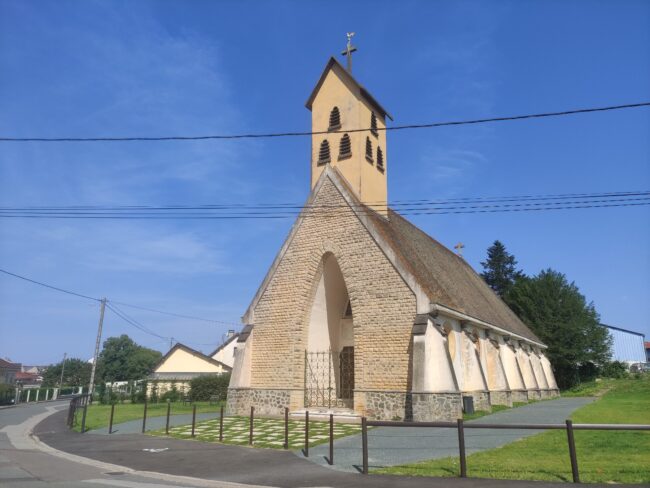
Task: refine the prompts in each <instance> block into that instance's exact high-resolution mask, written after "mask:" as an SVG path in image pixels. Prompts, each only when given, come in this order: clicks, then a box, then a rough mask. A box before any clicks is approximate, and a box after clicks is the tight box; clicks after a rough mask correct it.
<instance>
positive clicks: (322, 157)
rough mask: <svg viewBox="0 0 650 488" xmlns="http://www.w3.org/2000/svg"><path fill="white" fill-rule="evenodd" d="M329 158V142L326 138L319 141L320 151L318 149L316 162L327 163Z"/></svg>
mask: <svg viewBox="0 0 650 488" xmlns="http://www.w3.org/2000/svg"><path fill="white" fill-rule="evenodd" d="M330 160H331V158H330V143H329V142H327V139H326V140H324V141H323V142H321V143H320V151H318V164H327V163H329V162H330Z"/></svg>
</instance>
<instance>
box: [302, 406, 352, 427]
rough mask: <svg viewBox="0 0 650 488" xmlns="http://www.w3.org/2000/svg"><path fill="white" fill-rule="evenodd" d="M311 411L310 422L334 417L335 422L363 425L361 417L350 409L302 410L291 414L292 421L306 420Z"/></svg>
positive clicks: (315, 408) (319, 408) (322, 408)
mask: <svg viewBox="0 0 650 488" xmlns="http://www.w3.org/2000/svg"><path fill="white" fill-rule="evenodd" d="M306 411H309V420H318V421H328V420H329V419H330V415H334V422H336V423H345V424H357V423H361V415H360V414H358V413H357V412H355V411H354V410H352V409H349V408H327V407H313V408H301V409H299V410H293V411H292V412H289V417H290V418H291V420H304V419H305V412H306Z"/></svg>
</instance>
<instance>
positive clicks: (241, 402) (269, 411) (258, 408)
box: [226, 388, 291, 415]
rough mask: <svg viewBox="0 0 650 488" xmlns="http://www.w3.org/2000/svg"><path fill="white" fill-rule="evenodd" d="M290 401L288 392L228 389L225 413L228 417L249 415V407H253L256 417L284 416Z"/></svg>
mask: <svg viewBox="0 0 650 488" xmlns="http://www.w3.org/2000/svg"><path fill="white" fill-rule="evenodd" d="M290 399H291V391H290V390H265V389H261V388H260V389H258V388H228V400H227V401H226V412H227V413H228V415H249V414H250V411H251V407H255V413H256V414H257V415H284V408H285V407H289V404H290Z"/></svg>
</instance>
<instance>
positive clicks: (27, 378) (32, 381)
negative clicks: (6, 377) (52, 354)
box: [16, 371, 43, 388]
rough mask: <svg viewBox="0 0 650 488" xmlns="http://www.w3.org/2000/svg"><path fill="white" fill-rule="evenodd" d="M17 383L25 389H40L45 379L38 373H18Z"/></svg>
mask: <svg viewBox="0 0 650 488" xmlns="http://www.w3.org/2000/svg"><path fill="white" fill-rule="evenodd" d="M16 382H17V383H20V384H21V385H22V386H23V388H40V387H41V383H43V377H42V376H41V375H40V374H38V373H27V372H24V371H18V372H17V373H16Z"/></svg>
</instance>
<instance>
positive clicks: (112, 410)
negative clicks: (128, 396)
mask: <svg viewBox="0 0 650 488" xmlns="http://www.w3.org/2000/svg"><path fill="white" fill-rule="evenodd" d="M114 414H115V404H114V403H111V418H110V419H108V433H109V434H112V433H113V415H114Z"/></svg>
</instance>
